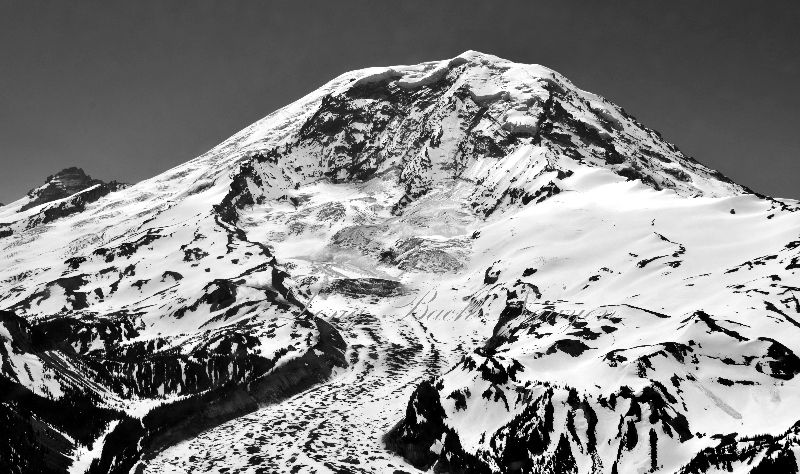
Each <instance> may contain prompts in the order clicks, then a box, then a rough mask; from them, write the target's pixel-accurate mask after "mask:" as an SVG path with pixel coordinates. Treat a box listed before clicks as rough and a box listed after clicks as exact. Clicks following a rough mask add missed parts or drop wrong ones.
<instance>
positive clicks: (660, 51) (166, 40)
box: [0, 0, 800, 203]
mask: <svg viewBox="0 0 800 474" xmlns="http://www.w3.org/2000/svg"><path fill="white" fill-rule="evenodd" d="M799 7H800V2H796V1H784V2H751V1H747V2H744V1H734V0H725V1H717V2H711V1H705V2H696V1H692V2H681V1H670V2H659V3H658V5H656V4H655V2H627V3H622V2H614V1H604V2H588V1H582V2H569V4H567V2H554V1H553V2H532V1H528V2H524V3H522V2H520V3H516V2H511V1H503V2H486V1H482V2H465V1H459V2H435V3H434V2H415V1H414V2H412V1H402V2H398V1H395V2H385V1H382V2H366V1H359V2H354V1H338V2H318V3H311V2H258V3H256V2H218V3H217V2H206V1H201V2H183V1H165V0H158V1H134V2H95V1H81V2H46V3H45V2H27V1H25V2H23V1H8V0H0V202H5V203H8V202H10V201H12V200H14V199H17V198H19V197H22V196H23V195H24V193H25V192H27V191H28V190H29V189H31V188H33V187H36V186H39V185H41V184H43V183H44V179H45V177H46V176H47V175H49V174H53V173H55V172H57V171H59V170H61V169H62V168H65V167H68V166H79V167H82V168H84V170H85V171H86V172H87V173H89V174H90V175H92V176H93V177H96V178H100V179H103V180H111V179H117V180H122V181H127V182H136V181H139V180H141V179H144V178H148V177H151V176H154V175H156V174H158V173H160V172H162V171H165V170H167V169H169V168H171V167H173V166H175V165H177V164H180V163H182V162H184V161H187V160H189V159H191V158H194V157H195V156H197V155H200V154H202V153H203V152H205V151H207V150H208V149H209V148H211V147H213V146H214V145H216V144H217V143H219V142H221V141H223V140H224V139H225V138H227V137H229V136H230V135H232V134H234V133H235V132H237V131H239V130H241V129H242V128H244V127H245V126H247V125H249V124H250V123H252V122H254V121H256V120H258V119H259V118H261V117H263V116H265V115H267V114H268V113H270V112H272V111H273V110H275V109H277V108H279V107H281V106H283V105H285V104H288V103H290V102H292V101H294V100H296V99H298V98H300V97H301V96H303V95H304V94H306V93H308V92H310V91H311V90H313V89H315V88H317V87H319V86H321V85H322V84H323V83H325V82H326V81H328V80H329V79H331V78H333V77H334V76H336V75H338V74H341V73H343V72H346V71H349V70H352V69H356V68H362V67H368V66H380V65H387V66H388V65H395V64H413V63H418V62H422V61H430V60H438V59H445V58H450V57H453V56H456V55H458V54H460V53H461V52H463V51H465V50H468V49H474V50H478V51H482V52H485V53H491V54H495V55H497V56H500V57H503V58H507V59H510V60H513V61H517V62H523V63H538V64H542V65H545V66H547V67H550V68H552V69H555V70H556V71H559V72H560V73H562V74H564V75H565V76H567V77H568V78H569V79H571V80H572V81H573V82H574V83H575V84H576V85H577V86H578V87H580V88H582V89H585V90H588V91H591V92H594V93H597V94H600V95H602V96H604V97H606V98H608V99H609V100H611V101H613V102H615V103H617V104H619V105H620V106H622V107H624V108H625V110H626V111H628V112H629V113H630V114H632V115H634V116H635V117H636V118H637V119H638V120H639V121H640V122H642V123H644V124H645V125H647V126H649V127H650V128H653V129H655V130H658V131H659V132H661V134H662V135H663V136H664V137H665V138H666V139H667V140H669V141H671V142H674V143H675V144H676V145H677V146H678V147H679V148H680V149H681V150H683V151H684V152H685V153H686V154H688V155H691V156H694V157H695V158H697V159H698V160H699V161H700V162H702V163H704V164H706V165H708V166H710V167H712V168H715V169H718V170H720V171H722V172H723V173H724V174H725V175H727V176H729V177H731V178H732V179H734V180H735V181H737V182H739V183H741V184H744V185H746V186H749V187H751V188H752V189H754V190H756V191H759V192H762V193H766V194H770V195H774V196H778V197H791V198H795V199H798V198H800V159H798V158H800V156H799V155H798V149H800V127H799V126H800V87H798V84H800V80H798V74H800V26H798V25H800V8H799Z"/></svg>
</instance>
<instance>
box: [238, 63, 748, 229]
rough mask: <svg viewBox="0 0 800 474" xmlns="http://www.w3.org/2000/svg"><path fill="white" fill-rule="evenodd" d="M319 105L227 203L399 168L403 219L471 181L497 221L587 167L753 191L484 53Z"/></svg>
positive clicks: (556, 78) (670, 184)
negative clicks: (418, 204)
mask: <svg viewBox="0 0 800 474" xmlns="http://www.w3.org/2000/svg"><path fill="white" fill-rule="evenodd" d="M331 89H332V90H331ZM323 90H326V88H323ZM310 105H311V106H310V107H308V111H307V113H306V118H305V120H303V121H302V125H300V123H298V125H299V127H297V128H296V129H295V131H294V132H289V133H288V134H286V135H284V136H283V137H282V139H281V140H280V142H279V143H278V144H276V145H275V146H264V141H260V142H257V143H252V144H251V145H250V146H248V147H247V150H248V151H246V152H245V153H246V154H247V156H249V157H250V158H249V159H246V160H245V161H244V162H243V163H242V165H241V170H240V172H239V174H238V175H237V176H236V178H235V181H236V182H237V183H238V185H237V189H238V191H235V192H236V193H238V192H241V193H243V195H231V196H229V201H230V202H228V203H227V204H235V203H239V204H240V205H249V204H250V203H254V202H263V200H265V199H273V198H280V197H283V198H288V196H289V195H291V194H292V191H293V190H294V189H296V188H298V187H300V186H303V185H305V184H308V183H311V182H314V181H316V180H319V179H328V180H331V181H332V182H350V181H354V182H355V181H363V180H366V179H369V178H370V177H372V176H374V175H376V174H380V173H386V172H393V171H392V170H395V171H396V172H398V173H399V175H398V184H400V185H401V186H402V187H403V194H402V197H401V198H400V199H399V200H398V202H397V203H396V205H395V208H394V211H395V212H396V213H397V212H401V211H402V208H403V207H404V206H405V205H407V204H408V203H409V202H411V201H413V200H414V199H417V198H418V197H419V196H422V195H424V194H426V193H427V192H429V191H430V190H431V189H433V188H434V187H436V186H437V185H439V184H442V183H445V182H451V181H454V180H466V181H470V182H474V183H477V184H478V185H479V186H480V187H481V191H480V195H476V196H473V199H474V205H475V207H476V208H477V210H479V211H481V212H483V213H484V214H485V215H488V214H491V213H492V212H493V211H494V210H495V209H497V208H498V206H500V205H501V203H506V204H508V203H509V202H511V203H517V202H522V203H523V204H527V203H528V202H530V201H531V200H534V199H535V200H539V199H542V198H543V196H544V197H546V196H547V195H552V194H554V193H558V192H560V191H561V190H563V189H564V187H563V186H562V185H561V183H560V180H561V179H563V178H564V177H565V176H569V175H571V174H572V173H573V172H574V171H575V170H576V169H578V168H581V167H584V168H585V167H596V168H604V169H608V170H610V171H612V172H614V173H616V174H617V175H618V176H621V177H623V178H625V179H628V180H639V181H640V182H642V183H644V184H646V185H648V186H650V187H652V188H654V189H656V190H661V189H667V190H672V191H674V192H676V193H678V194H680V195H683V196H692V197H697V196H709V197H723V196H735V195H739V194H743V193H747V192H749V191H748V190H747V189H746V188H743V187H742V186H739V185H737V184H735V183H733V182H731V181H730V180H728V179H727V178H725V177H724V176H723V175H721V174H720V173H719V172H716V171H713V170H710V169H708V168H706V167H705V166H703V165H701V164H699V163H697V162H696V161H695V160H693V159H692V158H690V157H687V156H686V155H684V154H683V153H681V152H680V150H678V149H677V148H676V147H675V146H674V145H672V144H670V143H667V142H666V141H664V140H663V139H662V138H661V136H660V135H659V134H658V133H657V132H654V131H652V130H650V129H647V128H646V127H644V126H643V125H641V124H640V123H639V122H637V121H636V120H635V119H634V118H633V117H631V116H630V115H628V114H626V113H625V112H624V110H622V109H621V108H620V107H617V106H616V105H614V104H612V103H610V102H608V101H607V100H605V99H603V98H602V97H600V96H597V95H594V94H591V93H588V92H585V91H582V90H580V89H578V88H576V87H575V86H574V85H572V83H570V82H569V81H568V80H567V79H566V78H564V77H563V76H561V75H560V74H558V73H555V72H554V71H551V70H549V69H547V68H544V67H541V66H536V65H523V64H516V63H512V62H509V61H505V60H502V59H499V58H496V57H494V56H489V55H485V54H481V53H477V52H467V53H464V54H463V55H460V56H458V57H456V58H454V59H452V60H449V61H443V62H438V63H424V64H421V65H418V66H403V67H392V68H372V69H367V70H362V71H357V72H354V73H350V74H347V75H344V76H342V77H341V78H339V79H337V80H336V81H334V82H333V83H332V84H331V85H329V86H328V87H327V93H326V94H323V95H321V97H319V98H318V102H314V103H313V104H310ZM250 133H251V134H252V135H261V134H263V133H264V130H263V129H262V130H258V127H256V129H253V130H250ZM251 139H252V137H251ZM240 141H241V142H246V141H250V140H248V139H245V137H241V138H240ZM256 144H257V145H258V146H254V145H256Z"/></svg>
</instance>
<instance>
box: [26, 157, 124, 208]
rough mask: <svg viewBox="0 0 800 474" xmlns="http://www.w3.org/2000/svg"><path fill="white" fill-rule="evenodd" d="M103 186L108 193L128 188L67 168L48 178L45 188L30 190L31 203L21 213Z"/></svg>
mask: <svg viewBox="0 0 800 474" xmlns="http://www.w3.org/2000/svg"><path fill="white" fill-rule="evenodd" d="M102 185H105V186H106V188H107V189H108V191H106V193H108V192H109V191H116V190H119V189H123V188H124V187H125V186H127V185H126V184H122V183H117V182H116V181H112V182H110V183H108V184H106V183H104V182H103V181H101V180H99V179H92V177H91V176H89V175H87V174H86V173H84V171H83V170H82V169H81V168H76V167H71V168H65V169H63V170H61V171H59V172H58V173H56V174H54V175H52V176H48V177H47V179H46V180H45V185H44V186H40V187H38V188H36V189H32V190H30V191H29V192H28V197H29V198H30V202H28V203H27V204H24V205H23V206H22V208H21V209H20V211H26V210H28V209H30V208H32V207H36V206H39V205H41V204H45V203H48V202H52V201H57V200H59V199H64V198H66V197H69V196H72V195H73V194H76V193H79V192H81V191H83V190H84V189H88V188H91V187H92V186H102ZM94 200H96V198H95V199H94Z"/></svg>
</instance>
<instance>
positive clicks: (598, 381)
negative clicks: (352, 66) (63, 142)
mask: <svg viewBox="0 0 800 474" xmlns="http://www.w3.org/2000/svg"><path fill="white" fill-rule="evenodd" d="M92 186H94V187H88V188H86V189H83V190H81V191H78V192H77V193H76V194H74V195H71V196H69V197H66V198H62V199H57V200H54V201H52V202H47V203H44V204H36V205H33V206H32V207H30V206H27V205H28V204H31V203H33V204H35V203H34V202H33V201H32V198H31V197H30V196H29V197H26V198H23V199H22V200H20V201H17V202H16V203H11V204H9V205H7V206H5V207H0V254H2V255H0V261H1V262H3V263H2V264H0V310H2V311H0V358H1V362H0V363H1V364H2V369H1V370H0V382H1V383H2V387H0V394H4V395H2V397H3V398H2V399H0V418H2V419H3V420H4V422H5V423H6V425H7V426H9V427H10V429H9V430H7V432H8V433H20V434H24V436H23V435H20V436H14V435H12V434H9V435H8V439H4V440H3V441H5V443H4V444H6V445H7V447H4V448H0V454H2V456H0V466H3V467H4V468H7V469H8V470H9V472H34V471H37V472H67V471H69V472H73V473H74V472H92V473H105V472H152V473H162V472H175V473H184V472H186V473H188V472H253V473H277V472H288V473H305V472H320V473H328V472H333V473H362V472H364V473H366V472H379V473H383V472H387V473H403V472H406V473H412V472H419V471H430V472H453V473H459V472H464V473H465V472H470V473H471V472H475V473H483V472H486V473H489V472H502V473H517V472H519V473H619V474H622V473H643V472H659V473H661V472H663V473H716V472H741V473H749V472H754V473H758V472H798V467H797V456H798V454H800V452H798V450H800V444H798V433H799V431H798V430H799V429H800V428H798V427H800V424H798V421H800V408H799V407H800V386H798V385H797V382H796V381H795V380H794V378H795V377H796V376H797V375H798V373H800V359H799V358H798V356H797V355H796V354H797V353H798V352H800V342H798V341H800V300H798V296H797V294H798V293H800V275H798V273H797V272H798V270H800V212H797V211H798V209H800V206H798V203H797V202H796V201H792V200H786V199H783V200H781V199H775V198H771V197H767V196H762V195H758V194H755V193H752V192H751V191H750V190H748V189H746V188H744V187H742V186H740V185H738V184H736V183H733V182H731V181H730V180H728V179H727V178H725V177H724V176H722V175H721V174H720V173H718V172H716V171H714V170H711V169H708V168H706V167H705V166H703V165H702V164H700V163H698V162H697V161H695V160H694V159H692V158H690V157H688V156H686V155H684V154H683V153H682V152H680V150H678V148H677V147H675V146H674V145H672V144H670V143H667V142H665V141H664V140H663V139H662V138H661V137H660V135H659V134H658V133H657V132H654V131H652V130H650V129H647V128H646V127H644V126H643V125H642V124H640V123H639V122H638V121H636V119H634V118H633V117H631V116H630V115H628V114H627V113H626V112H625V111H624V110H623V109H621V108H620V107H618V106H616V105H614V104H612V103H610V102H608V101H607V100H605V99H603V98H602V97H600V96H597V95H595V94H591V93H588V92H585V91H582V90H580V89H578V88H577V87H575V86H574V85H573V84H572V83H571V82H570V81H569V80H567V79H566V78H564V77H563V76H561V75H560V74H558V73H556V72H554V71H552V70H549V69H547V68H545V67H542V66H538V65H524V64H516V63H512V62H509V61H506V60H503V59H500V58H497V57H494V56H490V55H486V54H482V53H477V52H467V53H464V54H462V55H460V56H458V57H457V58H454V59H452V60H448V61H441V62H431V63H423V64H420V65H415V66H396V67H391V68H370V69H366V70H361V71H354V72H351V73H347V74H344V75H342V76H340V77H338V78H336V79H334V80H333V81H331V82H330V83H328V84H326V85H325V86H323V87H322V88H320V89H319V90H317V91H315V92H314V93H312V94H310V95H308V96H306V97H304V98H302V99H300V100H299V101H297V102H295V103H293V104H291V105H289V106H287V107H285V108H283V109H281V110H278V111H276V112H275V113H273V114H271V115H269V116H268V117H266V118H264V119H263V120H261V121H259V122H257V123H255V124H253V125H252V126H250V127H248V128H246V129H245V130H243V131H242V132H240V133H238V134H237V135H235V136H233V137H231V138H230V139H228V140H227V141H225V142H223V143H222V144H220V145H219V146H217V147H216V148H214V149H213V150H211V151H209V152H208V153H206V154H204V155H203V156H201V157H198V158H196V159H195V160H192V161H190V162H187V163H186V164H184V165H181V166H179V167H176V168H174V169H172V170H170V171H168V172H166V173H164V174H162V175H159V176H156V177H154V178H152V179H149V180H146V181H143V182H141V183H137V184H135V185H132V186H130V187H124V186H118V185H115V187H114V188H108V187H107V188H102V189H103V192H98V191H97V189H99V188H98V186H100V187H102V186H106V185H104V184H100V185H96V184H93V185H92ZM39 194H41V192H40V193H39ZM23 209H24V210H23Z"/></svg>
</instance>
